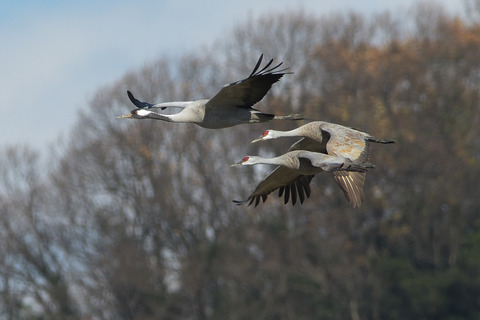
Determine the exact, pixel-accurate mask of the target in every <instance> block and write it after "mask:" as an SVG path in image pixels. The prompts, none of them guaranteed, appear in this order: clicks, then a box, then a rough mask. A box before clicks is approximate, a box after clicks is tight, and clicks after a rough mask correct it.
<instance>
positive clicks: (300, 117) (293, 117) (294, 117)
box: [273, 113, 305, 120]
mask: <svg viewBox="0 0 480 320" xmlns="http://www.w3.org/2000/svg"><path fill="white" fill-rule="evenodd" d="M273 120H305V117H304V116H303V115H301V114H299V113H291V114H289V115H286V116H275V117H273Z"/></svg>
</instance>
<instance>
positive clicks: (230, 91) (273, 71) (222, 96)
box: [206, 54, 288, 109]
mask: <svg viewBox="0 0 480 320" xmlns="http://www.w3.org/2000/svg"><path fill="white" fill-rule="evenodd" d="M262 58H263V54H262V55H261V56H260V59H258V61H257V64H256V65H255V68H253V71H252V73H251V74H250V76H248V78H245V79H243V80H239V81H236V82H232V83H230V84H227V85H225V86H223V87H222V89H220V91H219V92H218V93H217V94H216V95H215V96H214V97H213V98H211V99H210V100H209V101H208V102H207V104H206V107H207V109H212V108H228V107H240V108H245V109H250V108H251V107H252V106H253V105H254V104H255V103H257V102H258V101H260V100H262V98H263V97H264V96H265V95H266V94H267V92H268V91H269V90H270V89H271V87H272V85H273V84H274V83H275V82H277V81H278V80H280V78H281V77H283V75H284V74H287V73H288V72H285V71H286V70H287V69H281V70H277V69H278V67H280V66H281V65H282V63H280V64H278V65H276V66H274V67H272V68H270V69H268V67H270V65H271V64H272V62H273V59H272V60H270V61H269V62H268V63H267V65H266V66H265V67H263V68H262V69H260V71H257V70H258V69H259V68H260V64H261V62H262ZM267 69H268V70H267Z"/></svg>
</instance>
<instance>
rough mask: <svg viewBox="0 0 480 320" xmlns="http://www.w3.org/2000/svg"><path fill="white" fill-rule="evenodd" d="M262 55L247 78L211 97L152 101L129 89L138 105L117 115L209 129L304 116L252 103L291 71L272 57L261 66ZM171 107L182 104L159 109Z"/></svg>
mask: <svg viewBox="0 0 480 320" xmlns="http://www.w3.org/2000/svg"><path fill="white" fill-rule="evenodd" d="M262 59H263V54H262V55H261V56H260V58H259V59H258V61H257V64H256V65H255V67H254V68H253V71H252V73H251V74H250V75H249V76H248V77H247V78H245V79H243V80H239V81H236V82H233V83H230V84H227V85H225V86H223V87H222V88H221V89H220V91H218V92H217V94H216V95H215V96H213V97H212V98H211V99H202V100H194V101H174V102H161V103H157V104H151V103H148V102H143V101H140V100H138V99H137V98H135V97H134V96H133V94H132V93H131V92H130V91H127V94H128V97H129V99H130V101H131V102H132V103H133V104H134V105H135V106H136V107H137V108H136V109H133V110H132V111H130V113H127V114H124V115H121V116H119V117H117V118H119V119H123V118H134V119H155V120H163V121H168V122H180V123H194V124H197V125H199V126H201V127H204V128H209V129H220V128H227V127H232V126H235V125H238V124H242V123H258V122H266V121H270V120H301V119H303V117H302V116H300V115H298V114H290V115H286V116H276V115H274V114H270V113H263V112H261V111H259V110H257V109H254V108H253V107H252V106H253V105H254V104H256V103H257V102H259V101H260V100H261V99H262V98H263V97H264V96H265V95H266V94H267V92H268V91H269V90H270V88H271V87H272V85H273V84H274V83H275V82H277V81H278V80H280V78H282V77H283V75H285V74H287V73H289V72H286V70H287V69H280V70H278V68H279V67H280V66H281V65H282V63H279V64H278V65H276V66H274V67H270V66H271V65H272V63H273V59H271V60H270V61H269V62H268V63H267V64H266V65H265V66H264V67H263V68H261V69H260V65H261V63H262ZM170 107H178V108H182V110H181V111H180V112H178V113H176V114H170V115H167V114H161V113H159V111H160V110H164V109H166V108H170Z"/></svg>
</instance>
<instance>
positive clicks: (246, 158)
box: [242, 157, 250, 162]
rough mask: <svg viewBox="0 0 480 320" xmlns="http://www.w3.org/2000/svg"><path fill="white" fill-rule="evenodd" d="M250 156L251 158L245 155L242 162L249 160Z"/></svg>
mask: <svg viewBox="0 0 480 320" xmlns="http://www.w3.org/2000/svg"><path fill="white" fill-rule="evenodd" d="M249 158H250V157H244V158H243V159H242V162H245V161H248V159H249Z"/></svg>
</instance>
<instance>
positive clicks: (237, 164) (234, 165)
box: [230, 160, 242, 167]
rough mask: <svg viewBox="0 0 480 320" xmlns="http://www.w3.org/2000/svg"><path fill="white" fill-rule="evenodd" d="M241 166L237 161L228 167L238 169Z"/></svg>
mask: <svg viewBox="0 0 480 320" xmlns="http://www.w3.org/2000/svg"><path fill="white" fill-rule="evenodd" d="M241 165H242V161H241V160H240V161H238V162H235V163H233V164H231V165H230V167H238V166H241Z"/></svg>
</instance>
